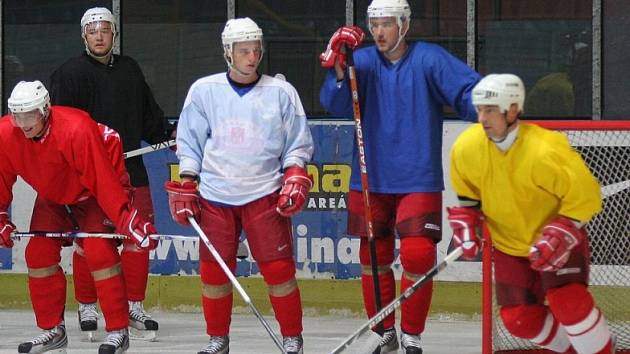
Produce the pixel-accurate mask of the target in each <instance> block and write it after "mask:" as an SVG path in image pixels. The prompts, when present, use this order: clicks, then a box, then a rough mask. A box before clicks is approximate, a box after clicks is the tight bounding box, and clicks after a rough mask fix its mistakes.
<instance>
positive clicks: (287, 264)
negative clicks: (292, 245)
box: [258, 258, 295, 285]
mask: <svg viewBox="0 0 630 354" xmlns="http://www.w3.org/2000/svg"><path fill="white" fill-rule="evenodd" d="M258 268H260V273H262V275H263V278H264V279H265V283H267V284H269V285H277V284H282V283H285V282H287V281H289V280H291V279H293V278H295V263H294V262H293V258H283V259H277V260H274V261H269V262H261V263H258Z"/></svg>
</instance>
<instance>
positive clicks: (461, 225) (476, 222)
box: [446, 207, 483, 259]
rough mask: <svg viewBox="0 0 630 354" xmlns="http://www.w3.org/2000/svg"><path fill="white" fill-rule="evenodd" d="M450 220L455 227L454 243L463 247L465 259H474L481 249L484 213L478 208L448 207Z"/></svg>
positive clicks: (452, 226) (452, 227)
mask: <svg viewBox="0 0 630 354" xmlns="http://www.w3.org/2000/svg"><path fill="white" fill-rule="evenodd" d="M446 211H447V212H448V222H449V224H450V225H451V229H453V244H454V246H455V247H461V248H462V251H463V253H462V257H463V258H464V259H474V258H476V257H477V254H479V251H480V250H481V237H480V233H481V222H482V221H483V215H482V214H481V211H479V209H477V208H471V207H452V208H446Z"/></svg>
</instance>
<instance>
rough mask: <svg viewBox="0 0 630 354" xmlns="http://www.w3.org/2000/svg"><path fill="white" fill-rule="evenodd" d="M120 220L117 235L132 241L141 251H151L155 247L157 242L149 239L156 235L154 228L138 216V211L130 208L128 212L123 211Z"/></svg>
mask: <svg viewBox="0 0 630 354" xmlns="http://www.w3.org/2000/svg"><path fill="white" fill-rule="evenodd" d="M120 220H121V222H120V225H119V226H118V230H117V232H118V233H120V234H121V235H125V236H127V237H128V238H130V239H132V240H133V241H134V242H135V243H136V245H137V246H138V247H140V248H142V249H150V250H153V249H155V248H156V247H157V245H158V241H157V240H154V239H152V238H150V237H149V236H150V235H153V234H156V233H157V231H156V230H155V226H153V224H151V223H150V222H146V221H144V220H143V219H142V217H140V215H138V209H136V208H132V207H130V208H129V210H125V211H124V212H123V215H122V217H121V218H120Z"/></svg>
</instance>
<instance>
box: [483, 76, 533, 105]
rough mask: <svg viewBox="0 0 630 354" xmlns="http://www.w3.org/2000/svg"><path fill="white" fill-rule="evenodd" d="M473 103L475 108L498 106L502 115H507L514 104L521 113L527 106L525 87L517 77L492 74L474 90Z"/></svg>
mask: <svg viewBox="0 0 630 354" xmlns="http://www.w3.org/2000/svg"><path fill="white" fill-rule="evenodd" d="M472 103H473V105H474V106H481V105H487V106H498V107H499V109H500V110H501V113H506V112H507V111H508V110H509V109H510V106H511V105H512V104H516V105H517V106H518V111H519V112H520V111H522V110H523V106H524V104H525V86H524V85H523V81H522V80H521V79H520V78H519V77H518V76H516V75H513V74H490V75H487V76H486V77H484V78H483V79H481V81H479V82H478V83H477V85H475V87H474V88H473V90H472Z"/></svg>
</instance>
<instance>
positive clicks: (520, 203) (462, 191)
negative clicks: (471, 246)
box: [451, 122, 602, 257]
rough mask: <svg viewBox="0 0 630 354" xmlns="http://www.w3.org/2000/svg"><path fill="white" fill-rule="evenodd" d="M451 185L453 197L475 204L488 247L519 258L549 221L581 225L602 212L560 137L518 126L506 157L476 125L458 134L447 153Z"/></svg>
mask: <svg viewBox="0 0 630 354" xmlns="http://www.w3.org/2000/svg"><path fill="white" fill-rule="evenodd" d="M451 182H452V186H453V188H454V190H455V193H456V194H457V195H458V196H462V197H466V198H470V199H474V200H478V201H480V202H481V210H482V212H483V214H484V216H485V219H486V223H487V225H488V228H489V230H490V234H491V235H492V241H493V244H494V246H495V247H496V248H497V249H498V250H500V251H502V252H504V253H506V254H509V255H513V256H519V257H525V256H527V255H528V253H529V249H530V247H531V245H532V244H533V243H534V241H535V240H536V239H537V238H538V235H539V233H540V230H541V229H542V227H543V226H544V225H545V224H546V223H548V222H549V221H550V220H551V219H552V218H554V217H555V216H557V215H563V216H566V217H569V218H572V219H575V220H579V221H582V222H586V221H588V220H590V219H591V218H592V217H593V215H595V214H596V213H597V212H599V211H600V210H601V207H602V197H601V191H600V187H599V184H598V182H597V180H596V179H595V177H593V175H592V174H591V172H590V170H589V169H588V168H587V166H586V164H585V163H584V161H583V160H582V158H581V157H580V155H579V154H578V153H577V152H576V151H575V150H574V149H573V148H572V147H571V145H570V144H569V142H568V140H567V138H566V136H565V135H563V134H562V133H558V132H554V131H550V130H547V129H544V128H541V127H539V126H536V125H532V124H526V123H522V122H521V123H520V126H519V131H518V137H517V138H516V141H515V142H514V144H513V145H512V146H511V147H510V149H509V150H508V151H506V152H503V151H501V150H499V149H498V148H497V146H496V145H495V143H493V142H492V141H491V140H490V139H488V137H487V136H486V134H485V133H484V130H483V127H482V126H481V125H480V124H474V125H473V126H471V127H470V128H468V129H467V130H466V131H464V132H463V133H462V134H461V135H460V136H459V137H458V138H457V140H456V141H455V144H454V145H453V149H452V151H451Z"/></svg>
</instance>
